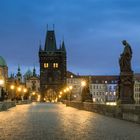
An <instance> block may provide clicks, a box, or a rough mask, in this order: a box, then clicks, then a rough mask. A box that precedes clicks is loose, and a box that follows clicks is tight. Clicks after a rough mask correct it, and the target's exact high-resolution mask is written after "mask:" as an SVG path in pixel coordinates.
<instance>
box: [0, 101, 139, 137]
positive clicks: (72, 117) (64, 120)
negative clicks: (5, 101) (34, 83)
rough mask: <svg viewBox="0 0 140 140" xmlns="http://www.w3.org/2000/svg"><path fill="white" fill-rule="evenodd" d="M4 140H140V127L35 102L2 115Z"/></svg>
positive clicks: (60, 105) (0, 128)
mask: <svg viewBox="0 0 140 140" xmlns="http://www.w3.org/2000/svg"><path fill="white" fill-rule="evenodd" d="M0 140H140V125H139V124H135V123H131V122H127V121H123V120H119V119H114V118H110V117H106V116H102V115H99V114H96V113H92V112H87V111H82V110H77V109H74V108H71V107H66V106H65V105H63V104H49V103H48V104H47V103H32V104H30V105H18V106H17V107H15V108H12V109H10V110H8V111H5V112H0Z"/></svg>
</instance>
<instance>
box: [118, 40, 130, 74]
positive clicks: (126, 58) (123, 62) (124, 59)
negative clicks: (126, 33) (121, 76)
mask: <svg viewBox="0 0 140 140" xmlns="http://www.w3.org/2000/svg"><path fill="white" fill-rule="evenodd" d="M122 44H123V45H124V51H123V53H122V54H121V56H120V59H119V64H120V71H121V72H131V71H132V69H131V59H132V49H131V46H130V45H129V44H128V43H127V41H126V40H123V41H122Z"/></svg>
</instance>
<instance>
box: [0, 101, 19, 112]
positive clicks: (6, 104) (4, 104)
mask: <svg viewBox="0 0 140 140" xmlns="http://www.w3.org/2000/svg"><path fill="white" fill-rule="evenodd" d="M15 106H16V103H15V102H14V101H4V102H0V111H5V110H7V109H9V108H11V107H15Z"/></svg>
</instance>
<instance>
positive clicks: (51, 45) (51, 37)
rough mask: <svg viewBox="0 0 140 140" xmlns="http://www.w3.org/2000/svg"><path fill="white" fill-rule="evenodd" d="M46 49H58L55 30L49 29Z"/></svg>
mask: <svg viewBox="0 0 140 140" xmlns="http://www.w3.org/2000/svg"><path fill="white" fill-rule="evenodd" d="M44 50H45V51H48V52H53V51H56V50H57V47H56V39H55V32H54V30H49V31H47V35H46V41H45V47H44Z"/></svg>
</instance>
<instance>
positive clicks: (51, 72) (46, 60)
mask: <svg viewBox="0 0 140 140" xmlns="http://www.w3.org/2000/svg"><path fill="white" fill-rule="evenodd" d="M39 62H40V91H41V94H42V99H44V98H45V99H47V100H49V101H52V100H55V99H56V98H57V95H58V92H59V91H60V90H61V89H62V88H63V87H64V86H65V84H66V71H67V70H66V49H65V44H64V41H63V42H62V44H61V45H60V47H59V49H58V48H57V45H56V39H55V32H54V30H48V31H47V34H46V41H45V46H44V49H42V46H41V44H40V48H39Z"/></svg>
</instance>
